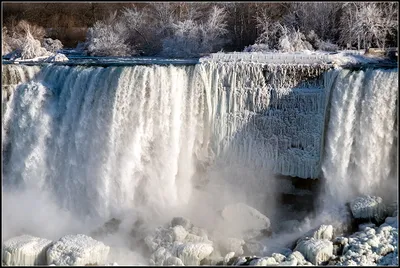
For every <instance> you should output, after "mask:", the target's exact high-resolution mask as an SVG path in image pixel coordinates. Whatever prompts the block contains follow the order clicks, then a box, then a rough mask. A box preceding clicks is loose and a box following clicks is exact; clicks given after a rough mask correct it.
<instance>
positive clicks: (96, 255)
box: [47, 234, 110, 265]
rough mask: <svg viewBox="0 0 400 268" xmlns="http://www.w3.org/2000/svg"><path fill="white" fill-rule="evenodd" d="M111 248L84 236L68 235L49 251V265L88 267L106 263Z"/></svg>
mask: <svg viewBox="0 0 400 268" xmlns="http://www.w3.org/2000/svg"><path fill="white" fill-rule="evenodd" d="M109 251H110V247H108V246H106V245H104V244H103V243H102V242H99V241H96V240H94V239H93V238H91V237H89V236H87V235H83V234H77V235H66V236H64V237H62V238H60V240H58V241H56V242H55V243H54V244H53V245H52V246H51V247H50V248H49V249H48V250H47V263H48V264H55V265H87V264H97V265H102V264H105V263H106V260H107V256H108V253H109Z"/></svg>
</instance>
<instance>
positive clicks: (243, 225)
mask: <svg viewBox="0 0 400 268" xmlns="http://www.w3.org/2000/svg"><path fill="white" fill-rule="evenodd" d="M221 216H222V218H223V222H221V223H220V225H221V226H226V227H227V228H228V227H229V230H230V232H231V233H230V234H231V235H234V234H236V235H243V238H244V239H251V238H254V237H257V236H258V235H260V234H262V233H263V231H265V230H269V229H270V226H271V223H270V220H269V219H268V218H267V217H266V216H265V215H263V214H262V213H261V212H259V211H258V210H256V209H255V208H252V207H250V206H248V205H246V204H244V203H237V204H231V205H228V206H226V207H225V208H224V209H223V210H222V213H221Z"/></svg>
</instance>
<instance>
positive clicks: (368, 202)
mask: <svg viewBox="0 0 400 268" xmlns="http://www.w3.org/2000/svg"><path fill="white" fill-rule="evenodd" d="M350 209H351V213H352V214H353V217H354V218H355V219H359V220H365V221H370V220H374V221H375V222H377V223H381V222H382V221H383V220H384V219H385V216H386V207H385V205H384V203H383V200H382V198H380V197H377V196H369V195H368V196H360V197H357V198H356V199H354V200H353V201H351V202H350Z"/></svg>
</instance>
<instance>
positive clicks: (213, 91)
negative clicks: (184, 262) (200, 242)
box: [2, 62, 397, 229]
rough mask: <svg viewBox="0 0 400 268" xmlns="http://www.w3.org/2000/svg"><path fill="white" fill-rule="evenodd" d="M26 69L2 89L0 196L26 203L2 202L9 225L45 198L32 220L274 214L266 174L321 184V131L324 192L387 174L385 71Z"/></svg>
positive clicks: (391, 79) (390, 90)
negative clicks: (238, 209) (5, 94)
mask: <svg viewBox="0 0 400 268" xmlns="http://www.w3.org/2000/svg"><path fill="white" fill-rule="evenodd" d="M6 68H14V69H15V70H18V71H17V72H19V68H28V69H29V68H36V69H35V70H37V67H26V66H25V67H21V66H12V67H11V66H7V67H6ZM33 70H34V69H32V73H35V74H36V75H35V77H34V78H33V79H32V80H31V81H30V82H26V83H24V81H23V80H21V81H20V80H18V79H17V80H18V81H16V82H13V83H14V84H15V83H19V82H22V83H20V84H19V85H18V86H16V87H15V89H14V90H13V91H12V94H11V95H10V98H9V100H8V101H7V102H6V109H5V113H4V115H3V126H2V127H3V140H2V153H3V192H5V193H11V194H12V193H17V192H29V193H30V195H28V194H26V195H24V196H31V197H32V198H26V199H24V203H23V204H22V203H18V202H14V201H13V200H14V199H5V202H4V203H5V205H3V206H10V207H11V208H12V209H10V212H9V213H8V214H7V215H8V216H9V221H10V223H9V225H12V222H13V221H15V222H21V219H20V218H18V217H17V216H14V215H13V211H17V210H20V209H21V208H18V206H20V207H22V206H27V207H29V208H31V207H30V206H29V204H30V203H34V204H36V203H35V202H36V201H37V200H35V196H37V195H38V194H39V195H40V196H42V195H44V193H46V195H48V196H49V198H50V199H49V200H51V202H50V203H51V204H52V205H54V207H51V209H49V210H46V211H45V212H43V213H49V211H50V210H51V211H57V208H58V207H59V208H62V209H63V211H67V212H71V213H73V215H77V216H78V217H80V218H85V217H88V218H98V217H100V218H101V219H102V220H107V219H109V218H110V217H113V216H115V217H119V216H120V215H127V214H135V213H137V214H146V215H147V216H148V217H149V218H150V219H151V220H153V219H154V215H163V214H164V215H167V216H168V217H172V216H174V215H176V214H174V213H175V212H173V210H174V209H177V210H179V209H180V210H188V211H191V213H192V216H193V214H195V215H197V216H198V217H199V218H202V219H206V218H207V213H206V212H205V211H203V209H204V208H212V209H214V211H217V210H219V209H221V207H223V205H224V204H229V203H233V202H245V203H247V204H249V205H251V206H254V207H256V208H257V209H259V210H261V211H263V212H265V213H266V215H268V216H269V217H272V214H273V211H272V210H273V208H274V207H275V205H276V204H275V202H276V201H275V200H276V197H277V193H282V192H285V189H286V188H290V185H289V186H288V185H285V184H284V183H283V182H280V184H279V185H276V180H273V179H272V178H273V176H274V174H282V175H289V176H297V177H301V178H308V179H310V178H318V177H319V176H320V170H321V155H322V152H323V148H322V144H323V137H324V124H326V123H325V122H328V124H329V125H328V126H327V127H326V129H325V132H326V133H327V134H326V141H325V144H326V153H325V154H326V157H325V161H324V164H323V171H324V176H325V177H326V178H327V180H328V183H329V189H330V190H332V193H333V194H335V192H334V191H338V192H339V194H342V193H340V187H343V186H347V185H350V184H354V185H356V186H359V188H357V190H359V191H361V192H364V189H369V187H374V186H375V185H379V184H380V183H381V182H382V181H384V180H385V179H386V178H387V176H388V175H389V174H390V172H391V169H390V167H391V166H390V165H389V164H390V163H389V162H390V159H391V156H392V155H394V154H395V153H394V151H393V149H392V147H391V146H393V142H394V137H395V136H396V135H397V133H395V132H394V129H395V127H394V119H395V103H396V98H397V71H396V72H391V71H367V72H365V73H364V72H350V71H346V70H342V71H326V68H325V69H324V68H323V67H320V66H319V67H313V66H310V65H303V66H302V65H293V66H290V65H286V66H284V65H281V66H279V65H277V66H274V65H269V66H264V65H262V64H250V63H235V64H233V63H215V62H210V63H201V64H198V65H192V66H157V65H149V66H132V67H106V68H103V67H80V66H74V67H68V66H53V65H48V66H46V67H42V68H41V70H40V72H38V73H36V71H33ZM9 73H10V74H11V75H10V77H13V75H12V73H13V72H11V71H10V72H9ZM14 73H15V72H14ZM8 79H9V81H11V80H12V79H13V78H8ZM379 92H383V94H380V93H379ZM329 93H330V94H331V105H330V109H327V108H329V107H328V106H327V103H328V98H329ZM376 107H379V109H377V108H376ZM327 110H329V113H330V119H329V120H326V119H325V115H326V111H327ZM355 111H361V112H359V113H358V112H357V113H355ZM351 144H352V146H350V145H351ZM376 152H379V153H376ZM374 153H376V154H374ZM371 154H373V155H372V156H371ZM338 156H339V157H338ZM369 161H372V162H369ZM378 163H379V164H378ZM361 166H367V168H365V169H360V168H357V167H361ZM349 194H350V193H349ZM338 196H341V195H338ZM32 200H33V201H35V202H31V201H32ZM47 203H49V202H47ZM37 204H38V205H35V206H33V205H32V208H31V209H29V210H30V211H32V210H36V209H37V208H38V207H40V206H41V205H40V204H41V203H40V202H39V203H37ZM28 214H29V213H28ZM54 214H57V213H56V212H54ZM25 216H26V215H19V217H21V218H23V217H25ZM12 217H14V218H15V219H11V218H12ZM38 225H39V224H38ZM32 229H33V228H32Z"/></svg>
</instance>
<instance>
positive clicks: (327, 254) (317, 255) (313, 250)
mask: <svg viewBox="0 0 400 268" xmlns="http://www.w3.org/2000/svg"><path fill="white" fill-rule="evenodd" d="M294 251H299V252H300V253H301V254H303V256H304V257H305V258H306V259H307V260H308V261H310V262H311V263H312V264H315V265H319V264H321V263H324V262H326V261H329V259H330V258H331V257H332V255H333V243H332V242H331V241H329V240H325V239H324V240H317V239H315V238H311V239H305V240H301V241H299V243H298V244H297V246H296V248H295V249H294Z"/></svg>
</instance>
